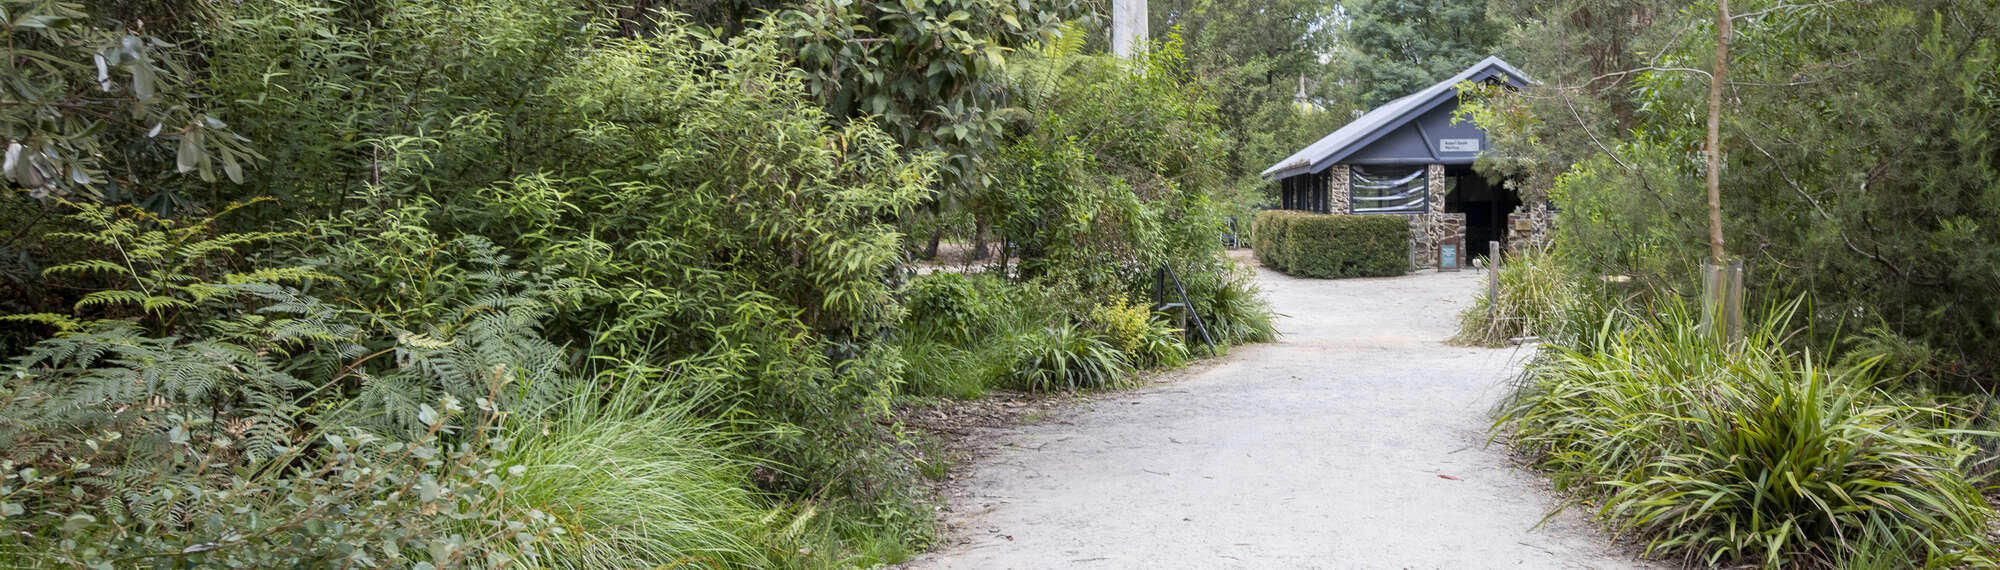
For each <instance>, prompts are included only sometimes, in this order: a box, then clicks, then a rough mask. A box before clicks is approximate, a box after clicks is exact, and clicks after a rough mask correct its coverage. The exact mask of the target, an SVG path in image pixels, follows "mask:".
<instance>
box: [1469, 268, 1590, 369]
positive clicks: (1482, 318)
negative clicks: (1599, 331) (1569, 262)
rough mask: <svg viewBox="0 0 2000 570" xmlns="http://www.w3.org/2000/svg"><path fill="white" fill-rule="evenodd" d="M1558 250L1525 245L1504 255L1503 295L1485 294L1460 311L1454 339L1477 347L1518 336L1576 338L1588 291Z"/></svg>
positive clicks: (1501, 272)
mask: <svg viewBox="0 0 2000 570" xmlns="http://www.w3.org/2000/svg"><path fill="white" fill-rule="evenodd" d="M1569 269H1570V268H1569V267H1566V266H1564V265H1563V263H1562V260H1561V259H1560V258H1558V257H1557V255H1556V254H1554V253H1551V252H1549V251H1547V250H1545V249H1542V248H1527V249H1521V250H1516V252H1514V253H1511V254H1507V255H1505V256H1504V258H1503V260H1502V262H1501V264H1500V296H1499V297H1498V298H1489V297H1488V295H1487V294H1486V293H1485V292H1481V293H1480V294H1479V296H1478V297H1476V298H1474V299H1473V302H1472V306H1470V307H1466V309H1465V311H1463V312H1461V313H1459V322H1458V335H1457V336H1454V337H1452V340H1453V341H1454V342H1459V343H1464V344H1469V345H1473V346H1487V347H1498V346H1506V345H1507V343H1508V341H1509V340H1511V339H1515V338H1520V337H1530V336H1534V337H1543V338H1546V339H1549V340H1568V339H1573V338H1577V334H1578V331H1576V330H1573V329H1575V328H1577V327H1579V326H1581V327H1592V326H1596V325H1597V324H1598V323H1592V322H1581V321H1580V320H1579V316H1580V314H1581V311H1582V309H1581V308H1580V307H1578V306H1577V305H1578V304H1579V303H1583V302H1585V296H1586V295H1587V294H1588V293H1587V292H1586V291H1585V289H1584V286H1583V285H1582V283H1581V278H1579V277H1578V276H1575V275H1572V274H1571V273H1570V272H1569Z"/></svg>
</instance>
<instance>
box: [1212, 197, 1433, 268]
mask: <svg viewBox="0 0 2000 570" xmlns="http://www.w3.org/2000/svg"><path fill="white" fill-rule="evenodd" d="M1251 236H1252V237H1251V240H1250V247H1251V249H1252V250H1254V251H1256V252H1257V260H1258V261H1260V262H1263V264H1264V266H1265V267H1269V268H1272V269H1276V270H1278V271H1281V272H1284V273H1285V274H1287V275H1293V276H1298V277H1320V278H1337V277H1390V276H1396V275H1402V274H1405V273H1409V271H1410V219H1409V218H1407V217H1404V216H1396V215H1361V216H1346V215H1341V216H1335V215H1328V214H1314V213H1310V212H1299V211H1293V210H1266V211H1263V212H1259V213H1258V214H1257V222H1256V225H1255V226H1254V227H1253V228H1252V232H1251Z"/></svg>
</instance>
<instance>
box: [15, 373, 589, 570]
mask: <svg viewBox="0 0 2000 570" xmlns="http://www.w3.org/2000/svg"><path fill="white" fill-rule="evenodd" d="M485 402H486V401H484V400H482V404H481V405H482V406H484V405H486V404H485ZM461 404H463V403H462V402H458V401H457V400H445V401H442V402H439V406H440V407H439V408H436V409H435V410H434V409H433V408H431V407H429V406H425V408H424V409H425V410H426V415H427V419H428V420H429V422H430V425H429V427H427V428H426V429H425V430H424V432H423V433H422V435H420V436H418V437H415V438H412V439H409V440H398V439H392V438H382V437H380V436H377V435H374V434H371V433H368V432H366V431H362V430H358V429H346V430H328V431H325V432H323V433H320V434H316V435H314V436H310V437H299V438H297V439H288V440H286V443H287V444H288V445H289V447H287V448H286V449H285V450H284V451H283V452H282V453H281V454H280V455H277V456H274V457H271V458H269V459H264V460H259V461H254V462H250V463H237V462H236V461H237V460H238V459H239V458H240V456H239V455H238V454H237V453H235V452H233V451H232V450H231V449H230V445H229V439H228V437H227V436H224V435H222V434H221V432H220V430H208V429H206V426H203V427H202V428H198V429H197V430H193V431H186V430H180V429H176V430H174V431H173V432H172V433H171V437H173V438H174V439H175V440H176V441H175V444H176V445H175V446H174V447H175V448H177V449H173V450H171V451H167V453H169V454H171V455H172V456H173V457H172V459H165V458H162V459H163V460H162V461H158V462H151V463H140V462H134V461H131V458H129V457H120V456H119V452H118V451H116V450H120V449H125V448H127V447H128V445H129V444H128V443H126V441H125V439H126V438H125V435H126V434H127V433H130V434H131V437H134V438H143V437H148V436H149V434H148V433H146V432H145V431H137V432H126V431H112V430H104V431H99V432H95V433H93V434H91V435H90V436H89V439H87V440H85V444H84V445H82V446H78V447H76V448H74V449H73V455H69V456H67V457H63V458H62V459H60V460H57V461H55V462H48V461H31V462H17V461H16V457H11V456H10V457H8V458H6V459H4V460H0V472H3V473H4V474H0V523H5V524H4V526H0V564H4V565H6V566H9V567H24V568H34V567H51V568H53V567H70V568H76V567H91V568H108V567H124V568H167V567H174V568H178V567H204V568H272V567H326V566H347V565H398V566H409V567H414V568H446V567H459V566H487V567H493V566H506V565H512V564H526V565H534V564H536V563H538V562H542V561H541V560H538V559H537V558H536V557H535V556H534V553H533V552H532V551H529V552H524V553H522V554H524V556H516V555H514V554H510V552H514V551H515V550H516V549H518V548H521V547H532V545H533V544H535V543H536V542H537V541H539V540H542V539H545V538H548V537H551V536H559V535H560V534H561V533H562V532H563V530H562V528H561V527H560V526H559V523H558V521H556V520H555V519H554V518H552V517H551V516H550V515H548V514H547V513H542V512H538V511H532V510H518V509H513V508H510V507H509V506H507V505H505V504H504V500H503V499H504V498H505V497H507V495H508V493H510V492H511V491H513V490H514V489H517V488H518V486H519V483H518V482H517V480H518V479H519V476H520V475H521V474H522V473H523V469H522V468H520V467H518V466H508V465H505V464H502V463H500V462H498V461H495V460H493V459H492V458H491V454H492V451H493V450H494V449H504V448H505V447H506V444H505V441H504V439H500V438H499V437H498V435H497V430H496V429H495V428H496V424H495V423H494V416H493V415H492V414H490V413H470V414H469V413H468V412H469V411H468V410H466V409H464V408H463V407H461ZM487 411H489V412H490V411H491V410H487ZM468 420H469V423H468ZM204 431H208V432H211V433H207V434H201V432H204ZM447 433H450V434H452V435H451V436H449V437H447V436H446V434H447ZM196 434H201V435H196ZM10 455H13V454H10ZM162 469H166V470H170V471H155V470H162ZM114 477H115V478H117V479H121V480H122V481H121V485H123V486H124V487H123V489H121V490H120V491H119V493H118V494H116V495H113V496H105V497H102V498H101V499H97V500H90V499H92V498H94V497H95V496H96V492H95V491H81V492H83V493H85V497H82V498H79V497H76V496H74V495H72V493H77V492H79V491H78V490H81V489H83V488H86V487H91V486H95V485H97V484H100V483H101V482H103V481H106V480H109V479H112V478H114ZM79 484H81V485H79ZM73 489H74V490H73Z"/></svg>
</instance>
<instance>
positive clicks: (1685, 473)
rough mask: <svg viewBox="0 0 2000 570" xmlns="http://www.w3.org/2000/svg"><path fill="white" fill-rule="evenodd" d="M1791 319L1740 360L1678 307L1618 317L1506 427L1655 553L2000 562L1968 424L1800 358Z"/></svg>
mask: <svg viewBox="0 0 2000 570" xmlns="http://www.w3.org/2000/svg"><path fill="white" fill-rule="evenodd" d="M1794 306H1796V305H1794ZM1790 312H1791V310H1790V309H1785V310H1780V311H1776V312H1774V316H1773V317H1772V318H1770V319H1768V320H1766V321H1765V322H1764V324H1763V325H1762V326H1761V327H1759V328H1758V329H1757V330H1756V331H1754V332H1753V333H1752V334H1751V336H1750V338H1748V339H1747V340H1746V341H1745V342H1744V344H1743V345H1742V347H1741V348H1735V349H1732V348H1724V347H1722V346H1720V344H1719V343H1717V342H1715V341H1714V337H1713V336H1712V335H1709V334H1708V333H1706V332H1703V331H1701V330H1699V327H1698V326H1697V325H1696V324H1695V323H1694V322H1693V321H1692V317H1691V316H1690V314H1691V313H1690V312H1689V311H1687V310H1686V309H1684V308H1682V307H1680V306H1678V305H1672V306H1668V307H1666V308H1664V309H1663V310H1662V311H1661V316H1659V317H1644V316H1634V315H1626V314H1616V315H1614V316H1613V317H1612V319H1611V320H1610V321H1607V322H1606V323H1604V324H1603V325H1602V326H1604V327H1605V330H1606V332H1605V333H1604V334H1602V335H1600V336H1598V337H1596V338H1595V339H1593V340H1585V341H1582V342H1579V343H1578V344H1576V345H1575V346H1573V347H1569V346H1556V347H1551V348H1550V349H1548V351H1547V352H1546V353H1545V354H1544V355H1543V356H1542V357H1541V358H1540V359H1539V360H1538V361H1537V362H1536V363H1535V364H1533V365H1532V366H1531V368H1530V370H1529V371H1528V372H1527V374H1526V376H1524V378H1523V380H1522V385H1521V386H1520V389H1519V391H1517V392H1516V393H1515V394H1514V395H1513V396H1511V397H1510V398H1509V400H1508V401H1507V402H1505V403H1504V404H1503V405H1502V407H1501V411H1500V413H1501V417H1500V419H1499V426H1501V427H1503V428H1505V429H1506V430H1507V433H1508V435H1509V437H1510V438H1511V440H1512V443H1514V444H1515V445H1516V446H1518V447H1520V448H1522V449H1525V450H1527V451H1529V452H1530V453H1532V454H1533V457H1534V458H1535V461H1536V463H1537V464H1538V466H1539V467H1541V468H1543V469H1545V470H1547V471H1548V472H1550V473H1551V474H1552V475H1553V476H1554V477H1555V479H1556V482H1557V485H1558V486H1559V487H1561V488H1563V489H1566V490H1570V491H1573V492H1576V493H1578V494H1580V495H1581V496H1582V498H1584V499H1586V500H1591V501H1595V502H1598V503H1599V504H1600V505H1601V506H1600V507H1599V508H1598V510H1597V515H1598V517H1599V518H1600V519H1601V520H1602V521H1604V522H1605V524H1607V525H1609V526H1611V527H1613V528H1614V529H1617V530H1619V531H1621V532H1629V533H1632V534H1633V535H1634V536H1636V537H1639V538H1641V539H1643V540H1645V541H1646V544H1647V546H1648V551H1649V552H1651V553H1654V554H1661V555H1681V556H1685V557H1686V558H1687V559H1688V560H1689V561H1691V562H1696V563H1700V564H1706V565H1716V564H1732V565H1733V564H1750V565H1762V566H1765V567H1772V568H1775V567H1789V566H1827V565H1831V564H1833V563H1836V562H1843V561H1848V560H1850V559H1855V558H1857V557H1881V556H1883V555H1884V553H1883V552H1882V551H1881V550H1882V549H1884V548H1887V547H1894V548H1899V549H1902V550H1899V551H1895V553H1894V554H1895V555H1894V556H1893V558H1896V559H1899V560H1904V561H1907V560H1910V559H1911V558H1912V557H1914V559H1915V560H1917V561H1919V562H1921V563H1922V565H1926V566H1946V565H1955V564H1992V563H1993V562H1992V561H1991V560H1990V559H1989V558H1988V556H1990V555H1991V553H1992V547H1991V545H1990V544H1988V542H1987V539H1986V535H1987V530H1986V529H1987V525H1988V523H1989V522H1990V521H1991V519H1992V516H1993V513H1992V511H1991V508H1990V507H1988V506H1987V504H1986V502H1985V501H1984V500H1983V499H1982V498H1981V497H1980V496H1979V493H1978V490H1977V489H1976V488H1975V486H1974V485H1973V484H1972V483H1971V482H1970V481H1968V480H1967V478H1966V476H1965V475H1964V474H1963V472H1962V471H1961V469H1962V468H1963V467H1964V465H1963V462H1965V461H1966V460H1967V459H1968V458H1970V457H1972V456H1973V454H1974V453H1975V452H1976V451H1977V448H1976V447H1975V446H1974V445H1973V442H1972V441H1971V439H1970V437H1969V435H1968V434H1967V432H1963V431H1960V428H1962V427H1963V426H1965V425H1966V424H1967V422H1968V417H1967V416H1966V415H1965V414H1964V413H1963V412H1962V411H1958V410H1955V409H1953V408H1951V407H1947V406H1945V405H1943V404H1938V403H1931V402H1925V401H1921V400H1918V399H1915V398H1912V397H1908V396H1903V395H1898V394H1895V393H1892V392H1888V391H1884V390H1883V389H1882V388H1880V387H1879V386H1878V385H1877V384H1876V383H1875V382H1873V381H1872V379H1871V378H1870V374H1871V373H1872V370H1871V369H1872V366H1868V365H1864V366H1861V367H1857V368H1847V369H1828V368H1826V367H1824V365H1822V364H1821V363H1819V362H1818V361H1816V360H1815V359H1814V358H1813V357H1812V356H1811V355H1810V354H1799V353H1793V352H1789V351H1787V349H1785V348H1783V344H1782V343H1783V342H1784V337H1786V336H1788V335H1789V334H1791V333H1790V332H1789V331H1788V330H1786V329H1785V328H1784V327H1785V324H1784V323H1785V322H1786V317H1785V315H1788V314H1790ZM1869 364H1872V363H1869ZM1864 539H1866V540H1864ZM1885 545H1888V546H1885Z"/></svg>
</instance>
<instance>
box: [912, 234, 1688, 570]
mask: <svg viewBox="0 0 2000 570" xmlns="http://www.w3.org/2000/svg"><path fill="white" fill-rule="evenodd" d="M1259 277H1260V279H1261V281H1262V282H1263V285H1264V289H1265V293H1266V295H1267V296H1268V298H1269V299H1270V301H1271V303H1272V304H1273V305H1274V306H1275V307H1276V309H1277V310H1278V311H1279V312H1281V313H1285V314H1286V315H1288V317H1286V318H1284V319H1281V320H1280V321H1279V325H1278V328H1279V330H1280V331H1282V332H1283V333H1284V335H1285V336H1284V338H1283V339H1281V340H1280V341H1279V342H1277V343H1272V344H1266V345H1258V346H1247V347H1239V348H1237V349H1235V350H1234V351H1232V352H1231V353H1230V354H1229V356H1228V357H1227V358H1223V359H1220V360H1218V361H1215V362H1211V363H1205V364H1201V365H1197V366H1195V367H1192V368H1190V369H1188V370H1183V371H1178V372H1174V373H1171V374H1170V375H1169V376H1168V377H1166V378H1165V379H1164V381H1162V382H1160V383H1159V384H1157V385H1153V386H1151V387H1148V388H1143V389H1139V390H1135V391H1131V392H1124V393H1113V394H1107V395H1102V396H1100V397H1098V398H1096V399H1095V400H1094V401H1092V402H1090V403H1087V404H1079V405H1077V406H1075V407H1074V408H1070V409H1059V410H1056V411H1055V412H1054V413H1052V414H1049V417H1048V418H1046V419H1043V420H1041V421H1039V422H1030V423H1029V424H1028V425H1023V426H1019V427H1011V428H1004V429H997V430H991V431H990V432H989V433H984V434H980V436H979V437H978V438H976V439H979V440H981V441H982V442H983V443H980V444H978V445H979V446H980V447H981V448H983V449H984V453H982V454H980V457H979V459H977V460H975V461H973V462H972V463H971V464H970V465H965V466H961V468H960V469H961V470H962V472H961V474H960V475H959V477H960V483H959V484H958V485H955V486H954V489H953V490H952V491H951V497H950V501H949V505H950V506H949V509H950V511H949V512H948V513H947V515H946V520H947V522H948V524H949V526H950V531H949V532H950V536H949V537H948V542H947V543H946V544H945V545H943V546H941V547H940V548H939V549H938V551H936V552H933V553H931V554H929V555H926V556H924V557H922V558H919V559H918V560H916V561H914V562H912V563H911V564H909V567H910V568H920V569H930V568H995V569H999V568H1020V569H1040V568H1452V569H1458V568H1646V567H1651V566H1650V565H1647V564H1644V563H1641V562H1637V561H1634V560H1632V559H1631V556H1630V555H1629V554H1628V553H1627V552H1626V551H1624V550H1622V549H1620V548H1618V547H1615V546H1613V545H1611V544H1610V542H1609V539H1608V538H1606V536H1605V535H1604V534H1603V533H1601V532H1597V531H1596V530H1594V529H1593V528H1592V527H1591V526H1589V525H1588V524H1586V523H1585V521H1583V520H1582V518H1581V516H1580V514H1579V513H1577V512H1574V511H1572V512H1566V513H1564V514H1563V515H1560V516H1557V517H1555V518H1554V519H1552V520H1550V521H1549V522H1548V523H1547V524H1545V525H1543V526H1541V527H1540V528H1535V526H1536V523H1538V522H1540V521H1541V520H1542V518H1543V516H1544V515H1545V514H1546V513H1547V511H1548V509H1549V507H1550V506H1551V504H1552V501H1553V500H1554V499H1553V498H1552V496H1551V494H1550V493H1549V491H1548V490H1547V484H1546V483H1545V482H1544V480H1543V479H1541V478H1540V477H1539V476H1537V475H1535V474H1532V473H1529V472H1526V471H1522V470H1521V469H1519V468H1517V467H1516V466H1514V464H1513V463H1512V462H1511V461H1510V460H1509V458H1508V456H1507V451H1506V449H1505V448H1504V447H1502V446H1500V445H1493V446H1490V447H1489V446H1487V445H1486V438H1487V431H1486V428H1487V426H1488V425H1489V422H1490V419H1489V417H1490V416H1489V414H1488V411H1489V410H1490V409H1491V407H1492V405H1493V402H1494V400H1495V399H1496V398H1498V397H1499V396H1500V395H1502V394H1503V393H1504V391H1505V385H1506V382H1507V378H1508V377H1509V376H1510V375H1511V371H1513V370H1516V369H1517V367H1518V366H1519V365H1520V359H1521V358H1522V357H1523V356H1524V353H1523V352H1522V351H1517V350H1513V349H1505V350H1491V349H1475V348H1458V347H1451V346H1446V345H1444V344H1443V341H1444V340H1445V339H1446V338H1447V337H1449V336H1451V334H1452V330H1453V323H1454V321H1455V318H1456V315H1457V313H1458V311H1459V310H1461V309H1463V308H1464V307H1465V306H1466V305H1467V304H1468V303H1469V302H1470V299H1471V297H1472V295H1473V294H1474V292H1476V291H1477V289H1478V287H1480V286H1481V284H1482V281H1481V279H1483V278H1484V274H1482V273H1477V272H1471V271H1467V272H1462V273H1431V272H1425V273H1421V274H1417V275H1412V276H1408V277H1399V278H1391V279H1352V280H1335V281H1323V280H1308V279H1294V278H1290V277H1286V276H1284V275H1280V274H1276V273H1272V272H1269V271H1261V272H1260V274H1259Z"/></svg>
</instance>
